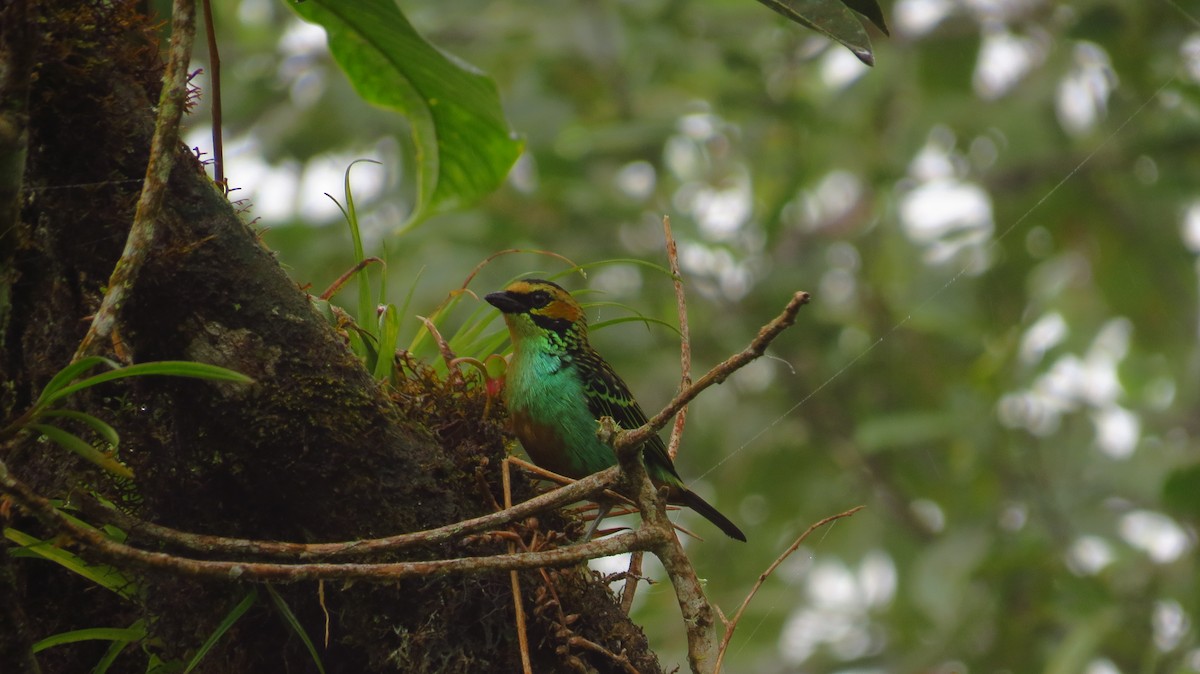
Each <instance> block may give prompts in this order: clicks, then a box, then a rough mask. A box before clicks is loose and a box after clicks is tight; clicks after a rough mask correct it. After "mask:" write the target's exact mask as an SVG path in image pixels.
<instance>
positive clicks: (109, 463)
mask: <svg viewBox="0 0 1200 674" xmlns="http://www.w3.org/2000/svg"><path fill="white" fill-rule="evenodd" d="M29 428H30V430H34V431H37V432H38V433H41V434H42V435H44V436H46V437H47V438H50V439H51V440H53V441H54V442H55V443H57V444H58V445H59V446H61V447H62V448H64V449H66V450H69V451H71V452H74V453H75V454H78V455H79V456H80V457H82V458H83V459H85V460H87V461H90V462H92V463H94V464H96V465H97V466H99V467H100V468H103V469H104V470H106V471H108V472H110V473H112V474H113V475H118V476H120V477H123V478H126V479H130V480H132V479H133V471H132V470H129V468H128V467H126V466H123V465H121V463H120V462H119V461H117V460H116V459H114V458H112V457H111V456H109V455H108V454H105V453H104V452H102V451H100V450H98V449H96V448H95V447H93V446H92V445H91V443H89V442H87V441H86V440H84V439H83V438H80V437H79V436H78V435H75V434H73V433H68V432H67V431H64V430H63V429H61V428H58V427H57V426H50V425H49V424H29Z"/></svg>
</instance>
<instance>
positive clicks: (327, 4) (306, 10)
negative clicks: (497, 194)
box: [288, 0, 522, 228]
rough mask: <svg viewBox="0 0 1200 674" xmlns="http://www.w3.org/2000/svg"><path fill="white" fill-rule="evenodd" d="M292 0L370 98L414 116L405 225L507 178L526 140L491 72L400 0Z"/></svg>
mask: <svg viewBox="0 0 1200 674" xmlns="http://www.w3.org/2000/svg"><path fill="white" fill-rule="evenodd" d="M288 4H289V5H290V6H291V7H292V9H294V10H295V11H296V13H297V14H299V15H300V16H301V17H302V18H304V19H305V20H306V21H310V22H312V23H316V24H318V25H320V26H322V27H323V28H324V29H325V32H326V34H327V35H328V39H329V50H330V52H332V53H333V57H334V59H336V60H337V62H338V65H340V66H341V68H342V71H343V72H345V73H346V77H348V78H349V79H350V83H351V84H352V85H353V86H354V89H355V91H357V92H358V94H359V95H360V96H362V97H363V100H366V101H367V102H369V103H373V104H375V105H378V106H380V107H383V108H388V109H392V110H396V111H398V112H401V113H403V114H404V115H405V116H406V117H407V118H408V120H409V123H410V125H411V127H412V137H413V143H414V144H415V145H416V148H417V203H416V204H415V206H414V208H413V211H412V213H411V214H410V215H409V218H408V221H407V222H406V223H405V225H404V227H405V228H407V227H411V226H413V225H415V224H417V223H419V222H420V221H421V220H423V219H424V218H426V217H428V216H429V215H431V214H433V213H434V212H436V211H438V210H442V209H446V208H452V207H454V206H456V205H459V204H467V203H471V202H474V201H475V200H477V199H479V198H480V197H482V196H484V195H486V194H487V193H489V192H491V191H492V190H494V189H496V187H497V186H499V185H500V183H501V182H502V181H503V180H504V178H505V176H507V175H508V170H509V168H511V167H512V165H513V162H515V161H516V160H517V157H518V156H519V155H520V154H521V146H522V143H521V142H520V141H519V140H517V139H515V138H514V137H513V134H512V133H511V131H510V130H509V127H508V122H507V121H506V120H505V118H504V113H503V110H502V108H501V107H500V95H499V94H498V93H497V91H496V85H495V84H494V83H493V82H492V81H491V79H489V78H488V77H487V76H486V75H484V74H483V73H481V72H479V71H478V70H476V69H475V68H474V67H473V66H470V65H468V64H467V63H465V62H463V61H460V60H458V59H457V58H454V57H452V56H450V55H448V54H445V53H443V52H441V51H439V50H438V49H437V48H436V47H434V46H433V45H431V44H429V43H428V42H426V41H425V40H424V39H423V38H422V37H421V36H420V35H419V34H417V31H416V30H414V29H413V27H412V24H410V23H409V22H408V19H406V18H405V17H404V15H403V14H402V13H401V12H400V10H399V9H398V8H397V7H396V4H395V3H394V2H393V1H392V0H357V1H356V2H342V1H338V0H309V1H308V2H302V3H288Z"/></svg>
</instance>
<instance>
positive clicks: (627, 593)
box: [621, 550, 643, 615]
mask: <svg viewBox="0 0 1200 674" xmlns="http://www.w3.org/2000/svg"><path fill="white" fill-rule="evenodd" d="M642 556H643V555H642V551H641V550H635V551H634V552H632V553H630V554H629V569H628V570H627V571H626V572H625V586H624V587H622V588H621V610H622V611H624V612H625V615H629V612H630V611H631V610H633V596H634V594H636V593H637V588H638V583H639V582H640V581H641V580H642Z"/></svg>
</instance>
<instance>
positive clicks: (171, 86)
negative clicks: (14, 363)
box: [72, 0, 196, 362]
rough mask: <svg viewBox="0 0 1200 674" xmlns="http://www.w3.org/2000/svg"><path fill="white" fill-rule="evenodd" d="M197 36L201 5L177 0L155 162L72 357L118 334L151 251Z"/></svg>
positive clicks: (152, 152)
mask: <svg viewBox="0 0 1200 674" xmlns="http://www.w3.org/2000/svg"><path fill="white" fill-rule="evenodd" d="M195 37H196V7H195V5H194V2H193V0H175V3H174V5H173V7H172V9H171V47H170V55H169V57H168V60H167V70H166V73H165V74H164V75H163V88H162V93H161V94H160V95H159V99H158V121H157V122H156V123H155V126H154V136H153V137H152V139H151V141H150V161H149V162H148V163H147V165H146V178H145V180H144V181H143V182H142V196H141V198H140V199H138V204H137V211H136V212H135V213H134V216H133V225H132V226H130V228H129V237H128V238H127V239H126V240H125V250H123V251H122V252H121V259H119V260H117V264H116V266H115V267H113V272H112V276H110V277H109V279H108V292H106V293H105V294H104V299H103V300H102V301H101V302H100V308H99V309H97V310H96V314H95V316H93V317H92V324H91V326H89V327H88V331H87V334H86V335H84V337H83V341H81V342H80V343H79V347H78V348H77V349H76V350H75V357H74V358H72V362H74V361H77V360H79V359H81V358H83V357H84V356H86V355H88V353H89V352H90V351H91V349H92V348H93V347H94V345H95V342H96V340H98V339H104V338H105V337H107V336H109V335H110V334H112V332H113V329H114V328H115V327H116V323H117V312H118V311H120V309H121V305H122V304H123V303H124V301H125V298H126V296H127V295H128V294H129V291H130V289H131V288H132V287H133V284H134V282H135V281H137V276H138V272H139V271H141V268H142V264H143V262H144V261H145V259H146V256H147V255H148V254H149V252H150V245H151V243H153V241H154V232H155V229H156V227H157V224H158V218H159V215H160V214H161V213H162V205H163V201H164V200H165V198H166V194H167V181H168V180H169V179H170V178H171V168H172V167H173V166H174V163H175V154H176V151H177V150H178V145H179V123H180V120H181V119H182V118H183V110H184V106H185V100H186V98H187V92H188V72H187V67H188V61H189V59H191V55H192V41H193V40H194V38H195Z"/></svg>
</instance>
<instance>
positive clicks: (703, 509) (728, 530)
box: [672, 487, 746, 543]
mask: <svg viewBox="0 0 1200 674" xmlns="http://www.w3.org/2000/svg"><path fill="white" fill-rule="evenodd" d="M676 498H677V499H678V500H679V502H680V503H682V504H683V505H685V506H687V507H689V508H691V509H692V510H695V511H696V512H698V513H700V516H701V517H703V518H704V519H706V520H708V521H709V522H712V523H713V524H715V525H717V528H718V529H720V530H721V531H723V532H725V535H726V536H728V537H730V538H733V539H736V540H739V541H742V542H743V543H744V542H745V541H746V534H743V533H742V530H741V529H739V528H737V525H736V524H734V523H733V522H730V521H729V518H728V517H726V516H724V515H722V514H721V513H720V512H719V511H718V510H717V509H716V508H714V507H712V506H711V505H709V504H708V501H705V500H704V499H702V498H700V497H699V496H697V495H696V493H695V492H693V491H690V490H688V489H686V488H683V487H680V488H679V493H678V494H677V496H676ZM672 500H675V499H672Z"/></svg>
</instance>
